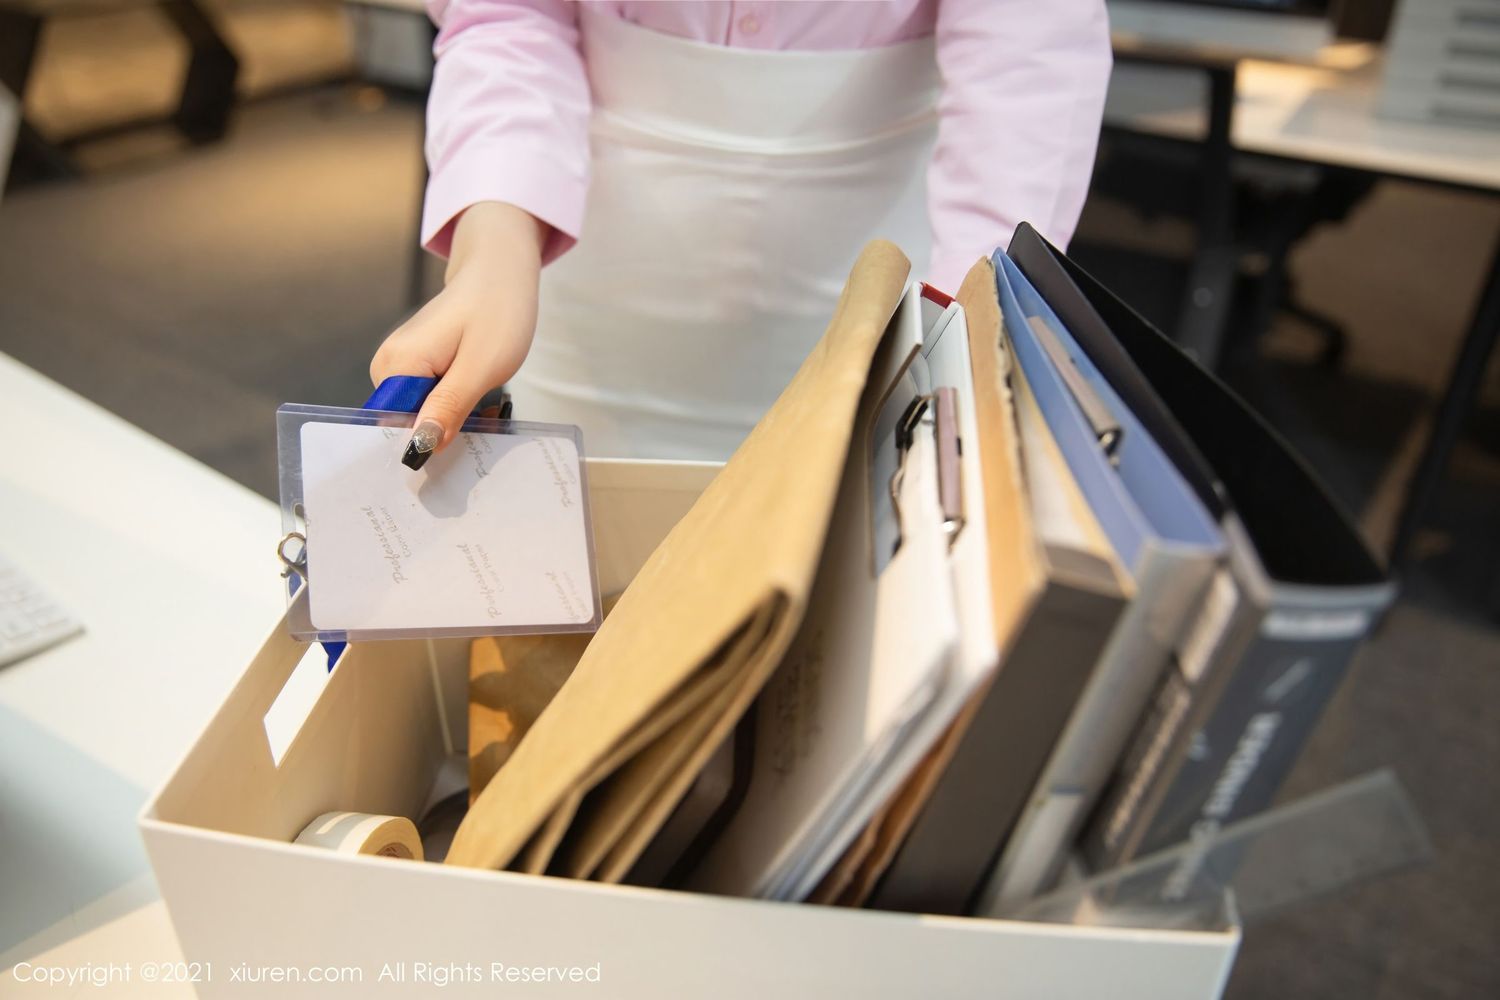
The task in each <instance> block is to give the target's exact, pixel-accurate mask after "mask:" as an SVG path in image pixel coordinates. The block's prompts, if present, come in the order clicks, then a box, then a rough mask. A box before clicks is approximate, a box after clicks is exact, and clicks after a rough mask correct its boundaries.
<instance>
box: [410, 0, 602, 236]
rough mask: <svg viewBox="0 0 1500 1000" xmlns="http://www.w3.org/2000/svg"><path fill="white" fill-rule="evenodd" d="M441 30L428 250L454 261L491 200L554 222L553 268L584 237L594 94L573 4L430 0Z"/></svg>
mask: <svg viewBox="0 0 1500 1000" xmlns="http://www.w3.org/2000/svg"><path fill="white" fill-rule="evenodd" d="M427 6H428V11H429V13H430V14H431V15H432V19H433V21H434V22H436V23H437V24H438V25H439V26H440V31H439V32H438V38H437V46H436V52H437V57H438V59H437V68H436V70H435V72H434V75H433V80H432V93H431V96H430V97H429V98H428V105H427V163H428V168H429V170H430V172H431V177H430V179H429V180H428V184H427V195H426V202H425V204H424V207H423V212H422V243H423V245H424V246H426V247H427V248H428V249H429V250H431V251H432V252H433V253H436V254H439V255H441V256H444V257H446V256H447V255H448V252H449V249H450V247H451V245H452V242H453V224H454V222H455V220H456V219H457V217H458V216H459V215H460V214H461V213H462V212H463V210H464V209H466V208H468V207H469V206H470V205H473V204H475V203H476V202H481V201H503V202H509V203H510V204H512V205H516V206H518V207H520V208H523V209H525V210H526V211H528V212H530V213H531V214H532V215H534V216H536V217H537V218H538V219H540V220H542V221H543V222H545V223H547V224H548V225H550V226H551V227H552V235H551V237H550V238H549V239H548V242H547V245H546V247H545V248H544V249H543V255H542V256H543V262H544V263H545V262H547V261H550V260H552V259H554V258H556V257H557V256H559V255H560V254H562V253H563V252H564V251H566V250H567V249H568V248H569V247H571V246H572V245H573V244H574V242H576V241H577V238H578V233H579V229H580V227H581V226H582V223H583V206H584V199H585V195H586V193H587V190H588V168H589V148H588V119H589V87H588V78H587V76H586V74H585V73H584V68H583V58H582V56H581V55H580V54H579V49H578V26H577V19H576V13H575V11H574V9H573V5H572V4H571V3H566V2H564V0H427Z"/></svg>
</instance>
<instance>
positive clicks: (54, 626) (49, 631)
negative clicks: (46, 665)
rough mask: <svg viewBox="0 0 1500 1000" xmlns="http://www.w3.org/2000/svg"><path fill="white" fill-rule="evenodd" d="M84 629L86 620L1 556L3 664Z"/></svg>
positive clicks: (0, 645) (0, 662)
mask: <svg viewBox="0 0 1500 1000" xmlns="http://www.w3.org/2000/svg"><path fill="white" fill-rule="evenodd" d="M82 631H83V625H82V623H80V622H79V621H77V620H76V619H75V618H73V616H72V615H70V614H69V613H68V612H67V611H65V610H64V609H63V608H62V607H61V606H60V605H58V604H57V602H56V601H54V600H53V599H52V598H50V597H48V596H47V594H46V593H45V592H44V591H43V590H42V589H41V588H40V587H38V586H37V584H36V581H35V580H33V579H31V578H30V577H29V576H27V575H25V574H24V573H22V572H21V570H20V569H18V568H17V567H16V566H15V564H14V563H12V562H11V561H10V560H9V559H6V558H5V556H4V555H0V667H4V666H8V665H9V664H12V663H15V662H16V661H18V660H23V659H25V658H26V657H28V656H30V655H31V654H33V653H39V652H41V651H42V650H44V649H46V648H47V647H49V646H54V645H56V644H57V643H59V642H62V641H63V640H64V639H67V638H69V637H71V636H75V635H77V634H78V633H79V632H82Z"/></svg>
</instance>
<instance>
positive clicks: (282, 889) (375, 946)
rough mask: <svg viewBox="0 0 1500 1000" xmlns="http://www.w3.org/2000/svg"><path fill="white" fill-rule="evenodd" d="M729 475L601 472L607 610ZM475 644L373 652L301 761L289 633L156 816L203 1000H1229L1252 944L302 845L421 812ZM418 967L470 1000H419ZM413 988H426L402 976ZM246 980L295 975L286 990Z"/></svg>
mask: <svg viewBox="0 0 1500 1000" xmlns="http://www.w3.org/2000/svg"><path fill="white" fill-rule="evenodd" d="M715 468H716V467H714V466H710V465H699V464H693V463H635V462H608V461H593V462H590V464H589V477H590V481H589V486H590V493H591V498H592V503H593V514H594V531H595V537H596V545H597V547H598V562H599V573H600V588H601V591H602V592H603V593H605V594H608V593H612V592H614V591H617V590H619V589H621V588H623V587H624V585H625V584H626V582H628V580H629V579H630V577H631V576H632V575H633V574H634V573H635V572H636V570H637V569H638V568H639V567H640V565H641V564H642V562H644V560H645V559H646V557H647V556H648V555H649V554H650V553H651V551H652V550H653V549H654V548H655V546H656V544H657V542H658V541H660V539H661V538H663V537H664V536H665V534H666V533H667V531H668V530H670V528H671V526H672V525H673V524H674V523H675V522H676V520H677V519H678V518H679V517H681V515H682V514H683V513H684V512H685V511H686V510H687V509H688V507H689V506H690V505H691V503H692V501H693V499H694V498H695V497H696V496H697V494H698V492H699V491H701V490H702V488H703V486H704V485H705V484H706V483H707V481H708V480H709V478H711V476H712V475H713V472H714V471H715ZM314 583H316V581H314ZM467 648H468V640H463V639H458V640H445V641H440V642H429V641H425V640H403V641H394V642H373V643H363V644H354V645H351V646H350V647H349V649H348V651H347V652H346V653H345V655H344V658H343V659H342V661H341V662H340V664H339V666H338V669H337V670H335V671H334V673H333V674H332V675H331V677H330V678H329V680H328V684H327V686H326V688H325V689H324V691H323V693H322V695H321V697H319V699H318V701H317V702H316V704H315V705H314V706H313V707H312V709H311V711H310V713H309V715H308V717H307V719H306V721H305V722H304V723H303V725H302V726H301V728H300V730H299V731H298V732H297V735H296V737H295V738H294V739H293V740H292V742H291V744H290V746H289V747H288V748H287V749H286V752H285V754H284V756H283V757H282V759H281V762H280V764H279V765H278V764H276V763H275V762H274V761H273V758H272V753H271V750H270V746H269V744H268V741H267V737H266V730H265V726H264V722H263V720H264V717H265V715H266V712H267V710H268V708H269V707H270V706H271V704H272V702H273V701H274V700H275V698H276V696H277V694H278V692H279V691H280V689H281V687H282V685H283V684H284V683H285V682H286V680H287V678H288V676H289V675H290V674H291V672H292V669H293V668H294V667H295V666H296V665H297V663H298V662H299V661H300V660H301V658H302V655H303V653H304V652H305V649H306V647H304V646H302V645H300V644H298V643H296V642H294V641H293V640H291V639H290V638H288V637H287V636H286V633H285V629H284V628H282V626H281V625H280V623H278V625H277V627H276V628H275V630H273V632H272V634H271V636H270V638H269V639H267V641H266V643H265V645H264V647H263V648H262V649H261V651H260V653H259V654H258V655H257V656H256V658H255V659H254V661H253V662H252V663H251V664H250V666H249V668H248V669H247V670H246V671H245V674H244V676H243V677H242V678H241V679H240V681H239V683H238V684H237V685H236V686H235V688H234V690H233V691H232V692H231V693H230V695H229V696H228V698H227V699H226V701H225V702H224V704H223V706H222V707H221V708H220V709H219V711H218V713H217V714H216V715H215V716H214V717H213V719H212V720H211V721H210V722H209V723H208V726H207V728H206V729H205V730H204V731H203V734H202V735H201V736H200V737H199V738H198V740H197V742H196V744H195V745H194V746H193V748H192V749H191V750H190V751H189V752H188V754H187V755H186V757H185V758H184V759H183V761H182V763H181V764H180V765H179V766H178V767H177V769H176V771H175V773H173V774H172V775H171V777H169V778H168V779H167V781H166V783H165V785H164V786H163V787H162V788H161V790H160V791H159V792H158V793H157V794H156V795H155V796H154V797H153V798H152V800H151V801H150V802H148V803H147V805H146V808H145V810H144V812H143V813H142V816H141V828H142V831H143V835H144V838H145V842H146V848H147V851H148V853H149V854H150V857H151V863H152V865H153V867H154V868H155V870H156V877H157V881H158V882H159V883H160V886H161V893H162V896H163V898H164V899H165V901H166V904H167V908H168V910H169V912H170V913H171V916H172V922H173V924H174V925H175V927H176V930H177V934H178V937H179V938H180V940H181V943H182V948H183V952H184V954H185V955H186V957H187V959H188V962H189V963H193V964H192V965H190V966H189V970H190V971H193V972H196V974H197V975H196V978H197V980H198V992H199V995H200V996H203V997H224V996H241V995H257V996H262V997H264V996H276V997H278V998H280V997H299V996H307V997H334V996H357V997H380V996H392V997H396V996H421V997H426V996H432V995H435V994H439V993H440V995H442V996H445V997H446V996H487V997H488V996H495V995H499V994H503V993H506V992H509V991H518V992H521V993H523V994H525V995H532V996H563V995H567V996H572V995H579V994H580V993H591V994H592V995H595V996H601V997H653V998H654V997H700V996H701V997H714V998H746V1000H751V998H754V1000H761V998H764V997H768V996H775V997H777V998H791V997H809V998H812V997H817V998H822V997H827V996H832V995H842V996H857V997H902V998H906V997H914V996H933V997H937V996H943V997H948V996H984V997H995V998H1021V997H1028V998H1029V997H1037V998H1047V1000H1065V998H1071V997H1076V998H1095V997H1110V998H1121V1000H1125V998H1141V1000H1147V998H1149V1000H1173V998H1183V1000H1205V998H1210V997H1216V996H1218V995H1219V994H1220V992H1221V991H1222V989H1223V986H1224V983H1225V981H1226V979H1227V977H1228V974H1229V969H1230V965H1231V963H1232V962H1233V959H1234V954H1235V949H1236V947H1237V946H1238V943H1239V933H1238V931H1237V930H1236V929H1233V928H1229V929H1225V930H1223V931H1217V932H1188V931H1156V930H1139V929H1128V930H1125V929H1111V928H1095V927H1069V926H1065V925H1058V924H1026V923H1017V922H1010V921H996V920H976V919H965V918H955V917H920V916H911V915H906V914H894V913H876V912H869V911H851V910H843V909H835V908H831V907H822V906H808V905H793V904H785V903H769V902H760V901H752V900H741V899H728V898H721V897H714V896H703V895H694V894H689V893H679V892H667V891H660V890H652V889H638V888H631V887H624V886H608V885H600V884H596V883H589V882H575V881H570V880H566V879H557V878H544V877H537V876H528V875H518V874H512V873H508V872H487V871H475V870H470V869H461V868H449V867H446V866H443V865H437V864H424V863H417V862H411V861H399V860H392V859H387V858H376V857H362V856H346V855H340V854H334V853H331V852H328V851H324V850H320V849H318V848H313V847H305V846H301V845H294V844H292V843H290V841H291V840H292V838H293V837H294V836H295V835H296V834H297V832H298V831H299V830H301V829H302V827H303V826H304V825H305V824H306V823H307V822H308V821H309V820H311V819H312V818H313V817H314V816H316V815H318V814H319V813H322V812H327V811H330V810H335V809H339V810H345V809H347V810H356V811H360V812H370V813H388V814H399V815H406V816H411V817H415V816H417V815H418V814H419V812H420V811H421V810H422V808H423V807H424V804H425V803H426V802H427V800H428V796H429V794H430V792H431V790H432V788H433V786H434V784H435V783H436V782H437V780H438V775H439V772H440V770H441V769H443V768H444V766H445V764H449V765H451V763H452V762H453V761H454V760H455V757H456V755H461V754H462V753H463V748H464V747H465V746H466V745H467V734H466V723H467V717H466V709H465V702H466V685H467ZM204 655H212V651H205V653H204ZM398 963H404V965H402V964H398ZM418 963H423V968H425V970H426V971H427V973H428V975H429V978H431V977H433V976H436V977H438V978H442V979H446V980H447V981H448V984H447V986H446V987H444V988H442V989H441V990H439V989H438V984H437V983H436V982H425V983H424V982H420V981H417V975H418V972H419V965H418ZM492 963H503V964H504V965H507V966H513V967H516V968H517V969H518V970H519V969H522V968H525V969H535V968H538V967H547V966H556V967H559V968H562V967H578V968H580V969H583V970H585V973H586V974H590V975H597V977H598V979H599V981H598V982H596V983H591V982H583V983H579V982H571V981H561V982H559V981H556V980H554V981H551V982H546V983H537V982H529V983H518V982H514V981H511V982H507V981H505V980H504V978H503V976H504V975H505V973H504V972H503V970H500V971H498V972H497V970H496V968H495V967H494V965H493V964H492ZM278 969H280V970H284V971H282V972H280V973H278V972H277V971H276V970H278ZM330 969H331V970H332V971H331V972H320V971H319V970H330ZM590 969H593V970H594V972H593V973H588V972H587V970H590ZM350 970H353V971H350ZM383 971H384V972H386V973H388V976H387V978H386V979H384V980H382V978H381V976H382V972H383ZM398 972H399V973H400V974H401V975H403V976H404V982H403V981H393V980H392V979H391V978H390V977H391V976H394V975H396V974H398ZM356 973H357V975H356ZM237 974H238V975H241V976H243V975H249V976H250V977H252V978H255V977H272V978H275V977H278V976H284V977H286V978H285V979H282V980H281V981H282V982H284V983H285V985H279V986H268V985H267V982H266V981H261V982H251V983H249V984H244V983H240V982H236V981H235V978H236V975H237ZM517 974H519V973H511V975H517ZM314 976H319V977H320V978H322V979H334V980H337V982H310V981H308V980H309V979H311V978H312V977H314ZM297 977H300V978H302V980H303V982H302V983H301V984H300V985H298V984H296V983H295V979H296V978H297ZM497 977H498V978H497Z"/></svg>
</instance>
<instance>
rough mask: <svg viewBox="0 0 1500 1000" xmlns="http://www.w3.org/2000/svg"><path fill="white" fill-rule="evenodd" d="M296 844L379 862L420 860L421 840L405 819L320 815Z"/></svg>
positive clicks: (334, 813)
mask: <svg viewBox="0 0 1500 1000" xmlns="http://www.w3.org/2000/svg"><path fill="white" fill-rule="evenodd" d="M297 843H299V844H310V845H312V846H313V847H323V848H327V849H328V850H330V851H338V852H339V853H340V854H375V855H379V856H380V857H383V858H408V859H413V860H416V861H421V860H422V838H421V837H419V836H417V828H416V825H415V824H413V823H412V821H411V820H409V819H407V818H406V817H405V816H372V815H371V814H369V813H356V812H330V813H324V814H323V815H321V816H319V817H318V818H317V819H315V820H313V821H312V822H311V823H309V824H307V827H306V828H305V829H304V830H303V831H302V832H301V833H299V834H297Z"/></svg>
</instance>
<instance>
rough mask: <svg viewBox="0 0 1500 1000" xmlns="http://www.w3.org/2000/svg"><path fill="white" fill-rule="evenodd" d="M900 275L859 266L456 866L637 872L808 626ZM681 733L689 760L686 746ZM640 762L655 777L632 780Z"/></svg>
mask: <svg viewBox="0 0 1500 1000" xmlns="http://www.w3.org/2000/svg"><path fill="white" fill-rule="evenodd" d="M908 268H909V265H908V263H907V260H906V258H905V257H904V256H903V255H902V254H901V252H900V251H899V250H897V249H896V248H895V247H894V246H892V245H891V244H889V243H884V242H879V241H877V242H875V243H871V244H870V245H869V246H867V247H866V248H865V250H864V252H863V253H861V254H860V257H859V260H858V261H856V263H855V265H854V269H853V271H852V272H851V273H850V275H849V281H848V283H847V284H846V285H845V287H844V291H843V294H842V295H841V296H840V298H839V303H838V307H837V309H836V311H835V313H834V316H833V320H832V322H831V323H830V324H829V326H828V329H827V331H826V332H825V333H824V335H823V339H822V340H821V341H819V342H818V345H817V346H816V347H815V348H814V349H813V351H812V353H811V354H810V355H809V356H808V358H807V360H806V361H805V362H804V363H803V365H802V367H801V369H800V370H799V371H798V372H797V375H796V377H795V378H794V379H793V380H792V383H791V384H790V385H789V386H788V387H787V389H786V391H785V392H783V393H782V395H781V398H780V399H778V400H777V401H776V404H775V405H774V406H773V407H772V408H771V410H770V411H769V412H768V413H767V414H766V416H765V417H764V418H763V419H762V420H761V422H760V423H759V424H758V425H757V426H756V428H755V429H754V430H753V431H752V432H751V434H750V436H749V437H748V438H746V440H745V442H744V444H742V445H741V446H740V448H739V450H738V451H736V452H735V454H734V456H733V457H732V458H731V459H730V460H729V463H728V464H727V465H726V466H725V467H724V469H723V471H722V472H720V473H719V475H718V476H717V477H716V478H715V479H714V481H713V482H712V483H710V484H709V486H708V488H707V489H706V490H705V491H704V493H703V495H702V497H700V498H699V500H698V502H697V503H696V504H694V506H693V508H692V510H690V511H689V512H688V513H687V515H686V516H685V517H684V518H683V519H682V520H681V521H680V522H679V523H678V524H677V526H676V527H675V528H674V529H673V530H672V532H671V533H670V534H669V535H668V536H667V538H666V539H665V540H664V541H663V542H662V544H661V545H660V547H658V548H657V550H656V551H655V552H654V553H653V554H652V556H651V558H650V559H648V560H647V562H646V564H645V566H644V567H642V569H641V571H640V573H639V574H638V575H637V576H636V578H635V580H634V581H632V583H631V584H630V586H629V587H628V588H627V589H626V591H625V593H624V594H623V595H622V596H621V598H620V602H619V604H618V605H617V606H616V607H615V609H614V612H613V613H612V614H611V615H610V616H609V617H608V618H607V619H606V620H605V622H604V624H603V625H602V626H601V627H600V629H599V631H598V633H596V634H595V636H594V638H593V641H592V642H590V643H589V646H588V649H587V650H586V651H585V652H584V654H583V657H582V658H581V659H580V660H579V662H578V666H577V667H576V668H575V669H574V671H573V674H572V676H571V677H570V678H569V679H568V681H567V683H565V684H564V685H563V687H562V690H561V691H559V692H558V695H557V697H556V698H555V699H554V700H553V702H552V704H551V705H550V706H549V707H548V708H547V710H546V711H545V712H543V713H542V716H541V717H540V718H539V719H537V721H536V723H535V724H534V725H533V726H532V728H531V731H530V732H529V733H528V734H527V736H526V739H525V740H524V741H523V742H522V743H521V744H520V745H519V746H518V747H517V748H516V750H515V753H514V754H512V756H511V757H510V759H509V761H507V762H506V764H505V766H504V767H502V768H501V769H500V771H499V772H498V773H497V774H496V775H495V777H494V778H493V779H492V780H491V781H490V783H489V785H488V786H486V788H485V790H484V792H483V793H481V794H480V796H479V797H478V799H477V800H476V801H475V803H474V806H473V808H472V809H471V810H470V811H469V814H468V816H467V817H465V819H464V822H463V825H462V826H461V827H460V828H459V830H458V834H457V835H456V836H455V838H454V841H453V846H452V849H451V850H450V851H449V853H448V858H447V861H448V863H450V864H459V865H466V866H469V867H478V868H505V867H508V866H511V865H512V864H514V863H515V862H516V861H517V859H518V856H519V855H520V854H521V852H522V849H523V848H526V857H525V859H524V860H525V867H526V868H527V869H528V870H532V871H536V870H541V869H542V868H543V867H544V866H546V865H547V864H548V863H549V862H550V861H551V860H552V858H551V855H552V853H553V848H555V847H557V846H559V845H561V846H562V852H561V856H560V857H559V859H558V860H559V863H560V865H562V866H564V867H566V868H568V869H572V870H578V871H585V870H599V867H600V866H601V865H602V866H603V870H602V871H599V874H600V875H602V876H604V877H618V876H619V875H620V874H623V873H624V872H625V871H626V870H628V868H629V866H630V864H631V863H632V862H633V861H634V859H635V856H637V855H638V854H639V852H640V850H641V849H643V848H644V846H645V845H646V843H647V842H648V841H649V840H650V837H651V836H652V834H654V832H655V830H656V827H657V826H659V824H660V822H661V821H662V820H664V819H665V817H666V814H667V813H668V812H670V810H671V808H672V806H673V805H674V804H675V802H676V801H677V799H678V798H680V797H681V795H682V793H683V792H684V791H685V790H686V789H687V786H688V784H689V783H690V782H691V781H692V778H693V776H694V775H696V774H697V772H698V770H699V769H701V768H702V766H703V764H704V762H705V761H706V759H707V758H708V756H709V755H710V754H711V753H712V752H713V750H714V748H715V747H717V746H718V745H719V743H720V742H721V741H722V740H723V739H724V737H725V736H726V735H727V734H728V732H729V730H730V729H731V728H732V727H733V726H734V724H735V722H736V721H737V720H738V719H739V718H740V716H741V715H742V714H743V713H744V712H745V710H746V708H747V707H748V705H749V704H750V702H751V700H752V699H753V698H754V697H755V695H756V693H758V692H759V690H760V688H761V687H762V686H763V685H764V683H765V680H766V678H767V677H769V676H770V674H771V672H772V670H774V669H775V667H776V665H777V664H778V663H779V662H780V660H781V658H782V656H783V654H784V653H785V651H786V648H787V645H788V644H789V643H790V641H791V638H792V635H793V634H794V632H795V630H796V628H797V625H798V623H799V622H800V621H801V618H802V615H803V612H804V609H805V607H806V604H807V595H808V590H809V589H810V587H811V585H812V580H813V576H814V573H815V571H816V569H817V563H818V557H819V555H820V553H821V550H822V546H823V539H824V535H825V533H826V531H827V528H828V519H829V516H830V514H831V511H832V509H833V503H834V499H835V496H836V494H837V490H838V484H839V477H840V473H841V471H842V469H843V466H844V458H845V455H846V453H847V451H848V448H849V443H850V441H849V439H850V435H851V432H852V428H853V423H854V416H855V412H856V408H857V406H858V404H859V400H860V396H861V395H862V393H863V390H864V388H865V382H866V378H867V375H868V373H869V371H870V367H871V362H872V361H873V359H874V356H875V353H876V349H877V347H878V346H879V344H880V341H881V336H882V334H883V333H884V331H885V328H886V326H887V324H888V322H889V321H890V318H891V315H892V314H893V313H894V312H895V309H896V305H897V303H898V302H899V301H900V299H901V295H902V292H903V291H904V286H905V282H906V275H907V271H908ZM689 731H690V732H691V738H690V739H689V740H688V742H689V744H690V745H689V746H687V747H686V748H685V751H684V750H682V748H680V747H679V746H678V743H677V741H679V740H682V739H684V733H685V732H689ZM660 740H665V741H667V742H666V743H663V744H661V745H660V746H656V745H655V744H657V743H658V741H660ZM648 748H649V749H650V757H649V758H643V759H647V760H648V761H649V760H650V759H655V761H656V763H657V768H656V770H654V772H653V771H652V768H651V765H650V764H649V763H647V764H640V765H632V761H633V760H634V759H635V758H637V757H638V755H641V754H642V753H644V752H646V751H648ZM666 764H670V768H671V769H670V771H669V773H662V770H661V767H662V766H663V765H666ZM648 772H650V773H648ZM606 781H608V782H609V783H608V784H607V785H604V786H603V787H600V786H601V783H603V782H606ZM596 789H598V792H599V794H597V795H591V794H590V793H591V792H594V791H595V790H596ZM574 810H576V812H574ZM539 833H543V834H545V835H544V836H540V837H538V836H537V834H539Z"/></svg>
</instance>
